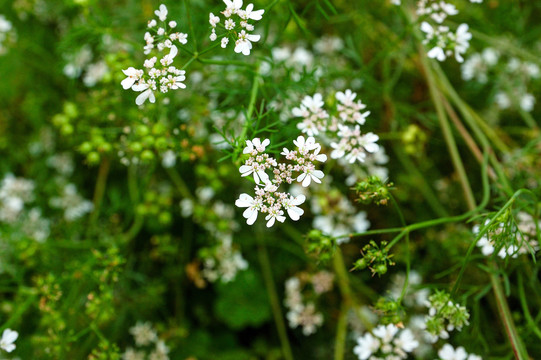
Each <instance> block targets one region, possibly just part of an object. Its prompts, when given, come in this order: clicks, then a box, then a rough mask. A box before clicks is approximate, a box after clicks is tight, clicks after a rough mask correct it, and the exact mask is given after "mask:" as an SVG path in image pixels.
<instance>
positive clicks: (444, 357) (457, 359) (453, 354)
mask: <svg viewBox="0 0 541 360" xmlns="http://www.w3.org/2000/svg"><path fill="white" fill-rule="evenodd" d="M438 356H439V357H440V358H441V360H466V358H467V357H468V353H467V352H466V350H464V348H463V347H462V346H459V347H457V348H456V350H455V349H454V348H453V347H452V346H451V345H449V344H445V345H443V347H442V348H441V349H440V351H438Z"/></svg>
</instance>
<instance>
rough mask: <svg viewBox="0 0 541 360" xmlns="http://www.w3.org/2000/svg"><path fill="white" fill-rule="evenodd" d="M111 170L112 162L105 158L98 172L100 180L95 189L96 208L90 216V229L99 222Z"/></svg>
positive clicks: (97, 181) (94, 200)
mask: <svg viewBox="0 0 541 360" xmlns="http://www.w3.org/2000/svg"><path fill="white" fill-rule="evenodd" d="M110 168H111V161H110V160H109V158H108V157H105V158H103V160H102V162H101V164H100V168H99V170H98V179H97V180H96V187H95V188H94V197H93V203H94V208H93V211H92V214H91V215H90V220H89V225H90V228H92V227H93V225H94V224H95V223H96V220H98V216H99V215H100V208H101V204H102V202H103V195H104V194H105V187H106V185H107V177H108V175H109V169H110Z"/></svg>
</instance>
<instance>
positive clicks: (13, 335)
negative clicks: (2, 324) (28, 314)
mask: <svg viewBox="0 0 541 360" xmlns="http://www.w3.org/2000/svg"><path fill="white" fill-rule="evenodd" d="M18 337H19V333H18V332H17V331H14V330H11V329H6V330H4V332H3V333H2V338H1V339H0V349H2V350H5V351H7V352H8V353H10V352H12V351H13V350H15V348H16V345H15V344H14V343H15V341H16V340H17V338H18Z"/></svg>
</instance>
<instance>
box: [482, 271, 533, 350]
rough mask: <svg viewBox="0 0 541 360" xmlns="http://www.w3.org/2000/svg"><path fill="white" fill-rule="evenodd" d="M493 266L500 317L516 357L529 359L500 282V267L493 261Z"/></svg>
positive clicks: (492, 278)
mask: <svg viewBox="0 0 541 360" xmlns="http://www.w3.org/2000/svg"><path fill="white" fill-rule="evenodd" d="M492 267H493V268H494V270H495V271H494V272H491V273H490V282H491V283H492V290H493V291H494V296H495V297H496V303H497V304H498V311H499V313H500V318H501V319H502V321H503V323H504V327H505V332H506V333H507V337H508V338H509V341H510V342H511V347H512V349H513V353H514V354H515V358H517V359H519V360H528V359H530V356H529V355H528V352H527V351H526V347H525V346H524V343H523V342H522V339H521V338H520V336H519V335H518V332H517V328H516V327H515V323H514V321H513V316H512V315H511V310H509V305H508V304H507V299H506V297H505V293H504V291H503V288H502V284H501V283H500V278H499V276H498V275H497V271H498V268H497V265H496V263H494V262H493V263H492Z"/></svg>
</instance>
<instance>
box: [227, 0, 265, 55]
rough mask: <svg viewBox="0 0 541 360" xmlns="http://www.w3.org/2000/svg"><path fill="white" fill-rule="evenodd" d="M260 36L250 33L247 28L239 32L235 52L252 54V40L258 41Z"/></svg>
mask: <svg viewBox="0 0 541 360" xmlns="http://www.w3.org/2000/svg"><path fill="white" fill-rule="evenodd" d="M224 1H226V0H224ZM260 38H261V36H260V35H252V34H248V33H246V31H245V30H242V31H241V32H240V33H239V38H238V40H237V41H236V42H235V52H236V53H242V54H243V55H250V50H251V49H252V41H253V42H257V41H259V39H260Z"/></svg>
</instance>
